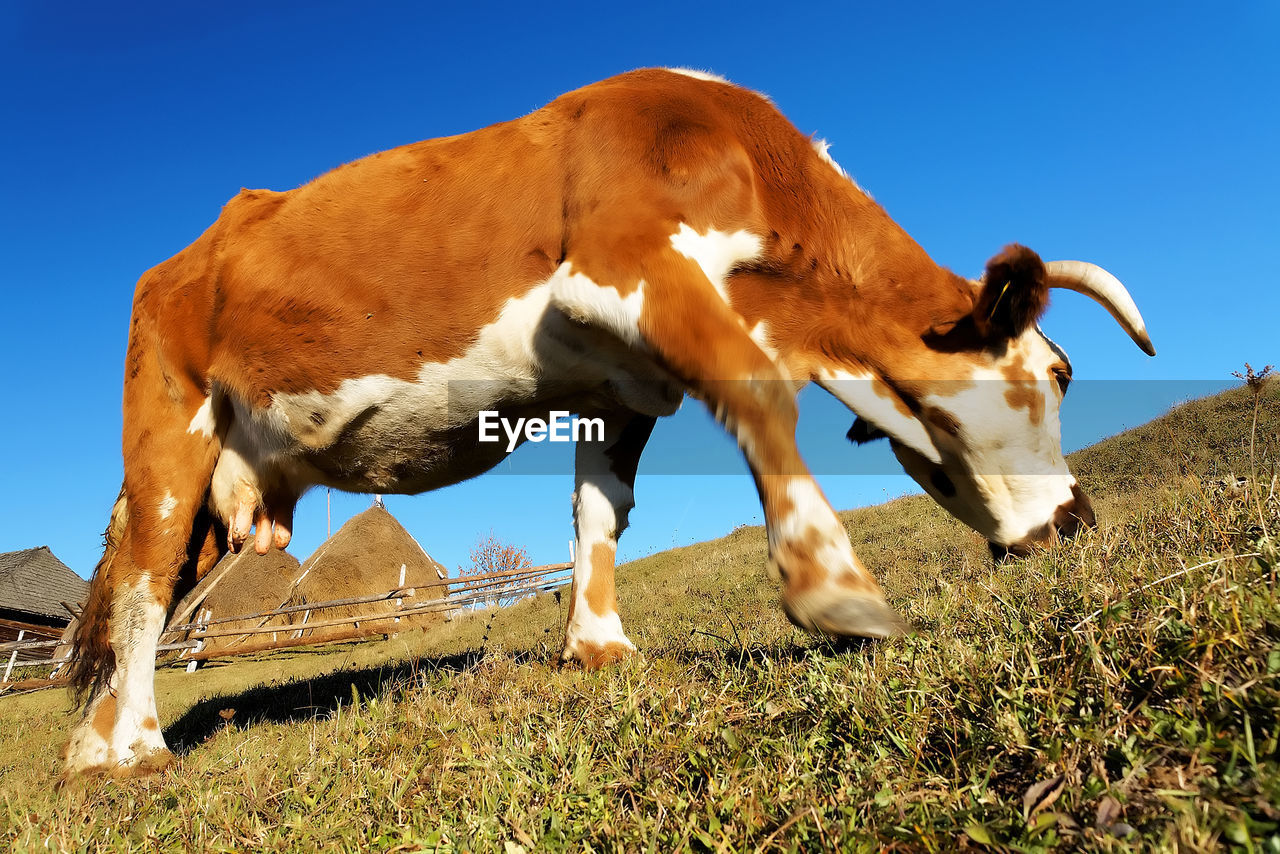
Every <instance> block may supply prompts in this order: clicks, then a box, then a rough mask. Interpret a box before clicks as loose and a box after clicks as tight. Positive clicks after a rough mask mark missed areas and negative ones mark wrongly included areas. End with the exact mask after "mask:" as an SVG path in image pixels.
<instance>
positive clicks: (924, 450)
mask: <svg viewBox="0 0 1280 854" xmlns="http://www.w3.org/2000/svg"><path fill="white" fill-rule="evenodd" d="M816 379H817V382H818V385H820V386H822V387H823V388H824V389H826V390H827V391H829V392H830V393H831V394H833V395H834V396H835V397H836V398H837V399H838V400H839V401H840V402H841V403H843V404H844V405H845V406H847V407H849V409H851V410H852V411H853V412H854V413H855V414H857V415H858V417H860V418H862V419H864V420H865V421H867V422H869V423H871V424H874V425H875V426H876V427H879V428H880V429H881V430H883V431H884V432H885V433H888V434H889V435H890V436H892V437H893V438H894V439H895V440H896V441H898V442H900V443H902V444H903V445H906V446H907V447H909V448H911V449H912V450H914V451H915V452H916V453H918V454H920V455H921V456H922V457H924V458H925V459H926V460H928V461H929V462H932V463H935V464H936V463H940V462H942V455H941V454H940V453H939V452H938V448H937V446H936V445H935V444H934V442H933V439H932V438H931V437H930V436H929V431H928V430H926V429H925V426H924V425H923V424H921V423H920V421H919V419H917V418H916V417H915V416H914V415H910V414H905V413H903V412H902V411H901V410H900V409H899V408H898V406H899V401H897V400H895V399H894V397H892V396H890V395H892V394H893V392H892V390H891V389H889V388H888V387H887V386H885V391H886V392H888V394H884V393H881V392H879V391H877V389H876V383H881V384H883V381H882V380H880V379H879V378H878V377H876V376H875V374H873V373H871V372H870V371H854V370H840V369H834V368H827V369H823V370H822V371H820V372H819V373H818V376H817V377H816Z"/></svg>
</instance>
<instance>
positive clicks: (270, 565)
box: [162, 548, 302, 652]
mask: <svg viewBox="0 0 1280 854" xmlns="http://www.w3.org/2000/svg"><path fill="white" fill-rule="evenodd" d="M299 572H300V565H299V563H298V559H297V558H296V557H294V556H293V555H291V554H289V553H288V552H283V551H280V550H278V549H272V550H271V551H269V552H267V553H266V554H265V555H260V554H258V553H257V552H255V551H254V550H253V549H252V548H247V549H244V550H242V551H241V552H240V553H239V554H228V555H226V556H225V557H223V559H222V560H220V561H218V565H217V566H215V567H214V568H213V569H212V570H210V571H209V573H208V574H207V575H205V577H204V578H202V579H201V580H200V583H199V584H197V585H196V586H195V587H194V588H192V590H191V592H190V593H188V594H187V595H186V596H183V597H182V601H180V602H179V603H178V605H177V607H175V608H174V611H173V617H172V618H171V619H170V620H169V625H170V626H177V625H183V624H188V623H193V622H196V620H198V619H199V620H203V621H206V622H207V621H208V620H218V619H222V618H225V617H238V616H240V615H242V614H261V613H263V612H265V611H274V610H275V609H277V608H279V607H280V606H281V605H283V604H284V602H285V601H286V600H287V599H288V598H289V595H290V593H291V592H292V590H293V583H294V581H295V580H296V579H297V578H298V574H299ZM301 620H302V614H283V615H279V616H275V617H271V618H269V619H267V618H263V617H259V618H257V619H252V620H236V621H233V622H230V623H215V624H213V625H211V626H209V627H208V629H207V630H206V631H207V632H208V633H209V634H215V635H222V634H223V633H224V632H230V631H234V630H237V629H240V630H248V629H253V628H258V627H262V626H281V627H287V626H290V625H292V624H294V623H298V622H300V621H301ZM195 637H200V634H193V633H192V632H190V631H180V632H172V631H170V632H166V634H165V636H164V637H163V638H162V642H164V643H173V642H176V641H181V640H186V639H188V638H195ZM271 638H272V635H270V634H261V635H248V636H245V635H232V634H228V635H225V636H215V637H208V638H206V639H205V645H204V649H206V650H210V651H214V652H219V651H223V650H232V649H234V648H235V647H236V646H240V645H243V644H246V643H250V642H254V641H258V640H264V639H266V640H270V639H271Z"/></svg>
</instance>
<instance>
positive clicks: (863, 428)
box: [845, 417, 889, 445]
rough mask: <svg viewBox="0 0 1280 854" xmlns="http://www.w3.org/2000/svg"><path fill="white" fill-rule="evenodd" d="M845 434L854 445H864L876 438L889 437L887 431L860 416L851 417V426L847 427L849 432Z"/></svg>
mask: <svg viewBox="0 0 1280 854" xmlns="http://www.w3.org/2000/svg"><path fill="white" fill-rule="evenodd" d="M845 436H846V437H847V438H848V440H849V441H850V442H853V443H854V444H855V445H865V444H866V443H867V442H874V441H876V440H877V439H888V438H889V434H888V433H886V432H884V431H883V430H881V429H880V428H879V427H877V426H875V425H874V424H872V423H871V422H870V421H868V420H866V419H865V418H862V417H858V418H854V419H853V426H852V427H850V428H849V432H848V433H846V434H845Z"/></svg>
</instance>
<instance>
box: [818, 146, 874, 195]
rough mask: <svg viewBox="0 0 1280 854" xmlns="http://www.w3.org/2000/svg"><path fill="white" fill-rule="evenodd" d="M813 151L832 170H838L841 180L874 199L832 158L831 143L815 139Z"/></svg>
mask: <svg viewBox="0 0 1280 854" xmlns="http://www.w3.org/2000/svg"><path fill="white" fill-rule="evenodd" d="M813 150H814V151H816V152H818V157H820V158H821V159H822V161H823V162H824V163H826V164H827V165H828V166H830V167H831V168H832V169H834V170H836V173H837V174H839V175H840V177H841V178H844V179H846V180H848V182H849V183H850V184H852V185H853V186H854V187H856V188H857V189H858V191H859V192H860V193H862V194H863V195H864V196H866V197H867V198H868V199H870V198H872V195H871V194H870V193H868V192H867V191H866V190H865V189H864V188H863V187H862V186H861V185H860V184H859V183H858V182H857V181H855V180H854V178H853V176H852V175H850V174H849V173H848V172H846V171H845V169H844V167H843V166H841V165H840V164H839V163H837V162H836V161H835V158H834V157H832V156H831V143H829V142H827V141H826V140H825V139H815V140H813Z"/></svg>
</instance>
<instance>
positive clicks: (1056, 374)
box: [1053, 368, 1071, 395]
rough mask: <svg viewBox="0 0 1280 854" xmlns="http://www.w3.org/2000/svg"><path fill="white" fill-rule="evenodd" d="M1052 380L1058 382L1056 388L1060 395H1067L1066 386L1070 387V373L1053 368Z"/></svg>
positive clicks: (1062, 369)
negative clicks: (1060, 392)
mask: <svg viewBox="0 0 1280 854" xmlns="http://www.w3.org/2000/svg"><path fill="white" fill-rule="evenodd" d="M1053 378H1054V379H1055V380H1057V381H1058V388H1059V389H1061V390H1062V393H1063V394H1064V395H1065V394H1066V393H1067V386H1069V385H1071V372H1070V371H1068V370H1066V369H1064V368H1055V369H1054V371H1053Z"/></svg>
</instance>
